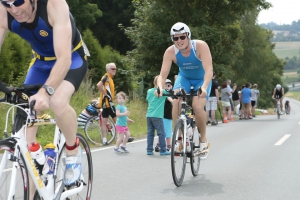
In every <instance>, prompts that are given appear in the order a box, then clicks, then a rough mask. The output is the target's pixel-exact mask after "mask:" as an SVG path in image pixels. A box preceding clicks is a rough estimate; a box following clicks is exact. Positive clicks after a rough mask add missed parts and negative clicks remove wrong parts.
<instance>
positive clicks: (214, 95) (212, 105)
mask: <svg viewBox="0 0 300 200" xmlns="http://www.w3.org/2000/svg"><path fill="white" fill-rule="evenodd" d="M218 103H219V91H218V83H217V81H216V80H215V73H214V72H213V77H212V86H211V90H210V95H209V98H208V100H207V102H206V106H205V107H206V116H207V120H208V119H209V113H210V114H211V125H212V126H215V125H217V123H216V110H217V107H218ZM207 124H208V121H207V122H206V125H207Z"/></svg>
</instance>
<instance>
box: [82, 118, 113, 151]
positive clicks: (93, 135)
mask: <svg viewBox="0 0 300 200" xmlns="http://www.w3.org/2000/svg"><path fill="white" fill-rule="evenodd" d="M84 133H85V135H86V137H87V138H88V139H89V141H91V142H92V143H93V144H95V145H102V131H101V127H100V121H99V116H93V117H91V118H89V119H88V120H87V121H86V123H85V125H84ZM106 133H107V134H106V139H107V143H108V144H110V143H112V142H113V141H114V139H115V137H116V126H115V124H114V122H113V121H112V120H111V119H110V118H108V121H107V125H106Z"/></svg>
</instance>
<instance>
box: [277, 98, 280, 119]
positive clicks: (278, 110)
mask: <svg viewBox="0 0 300 200" xmlns="http://www.w3.org/2000/svg"><path fill="white" fill-rule="evenodd" d="M278 101H279V99H278ZM277 118H278V119H280V104H277Z"/></svg>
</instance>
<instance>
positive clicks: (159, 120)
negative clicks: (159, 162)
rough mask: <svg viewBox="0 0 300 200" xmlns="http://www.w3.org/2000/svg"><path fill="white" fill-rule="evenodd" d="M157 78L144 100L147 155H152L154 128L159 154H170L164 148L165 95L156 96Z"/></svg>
mask: <svg viewBox="0 0 300 200" xmlns="http://www.w3.org/2000/svg"><path fill="white" fill-rule="evenodd" d="M157 79H158V76H156V77H155V78H154V81H153V84H154V88H151V89H149V90H148V91H147V97H146V100H147V101H148V109H147V115H146V116H147V149H146V150H147V155H153V154H154V153H153V142H154V131H155V130H156V132H157V135H158V140H159V146H160V155H161V156H164V155H170V152H168V151H167V149H166V134H165V130H164V123H163V117H164V106H165V100H166V98H167V96H161V97H160V98H158V94H157Z"/></svg>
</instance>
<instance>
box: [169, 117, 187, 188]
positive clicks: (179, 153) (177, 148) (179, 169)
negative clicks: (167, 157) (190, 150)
mask: <svg viewBox="0 0 300 200" xmlns="http://www.w3.org/2000/svg"><path fill="white" fill-rule="evenodd" d="M183 133H184V121H183V120H182V119H179V120H178V121H177V123H176V126H175V128H174V132H173V138H172V150H171V167H172V177H173V181H174V184H175V185H176V186H177V187H179V186H180V185H181V184H182V182H183V178H184V174H185V167H186V152H184V151H183V149H184V148H183V145H184V146H185V144H182V142H178V141H179V138H178V137H183Z"/></svg>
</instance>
